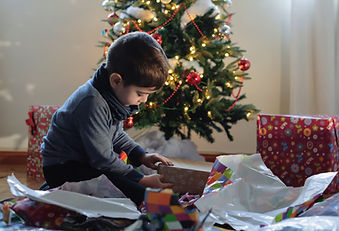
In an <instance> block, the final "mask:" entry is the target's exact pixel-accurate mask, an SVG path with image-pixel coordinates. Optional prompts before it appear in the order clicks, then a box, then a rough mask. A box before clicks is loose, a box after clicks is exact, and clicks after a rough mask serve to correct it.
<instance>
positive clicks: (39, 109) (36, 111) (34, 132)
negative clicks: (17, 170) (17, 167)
mask: <svg viewBox="0 0 339 231" xmlns="http://www.w3.org/2000/svg"><path fill="white" fill-rule="evenodd" d="M58 108H59V106H50V105H33V106H30V108H29V112H28V116H29V118H28V119H27V120H26V124H27V125H28V126H29V134H28V156H27V174H28V175H29V176H32V177H43V173H42V157H41V154H40V150H41V147H40V146H41V143H42V138H43V137H44V136H45V135H46V134H47V131H48V129H49V125H50V122H51V119H52V116H53V114H54V112H55V111H56V110H57V109H58Z"/></svg>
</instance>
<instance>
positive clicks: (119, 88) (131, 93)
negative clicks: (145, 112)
mask: <svg viewBox="0 0 339 231" xmlns="http://www.w3.org/2000/svg"><path fill="white" fill-rule="evenodd" d="M110 83H111V87H112V89H113V92H114V94H115V96H116V97H117V98H118V100H119V101H120V103H121V104H122V105H124V106H130V105H139V104H140V103H145V102H146V101H147V98H148V96H149V95H150V94H152V93H154V92H155V91H156V89H155V87H139V86H135V85H129V86H124V84H123V80H122V79H121V78H119V76H118V77H116V76H111V77H110Z"/></svg>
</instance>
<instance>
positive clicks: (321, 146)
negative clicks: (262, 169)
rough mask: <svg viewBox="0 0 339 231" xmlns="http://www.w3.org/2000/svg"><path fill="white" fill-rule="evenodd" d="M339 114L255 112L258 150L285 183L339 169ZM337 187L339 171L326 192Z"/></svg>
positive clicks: (298, 181)
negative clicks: (312, 114)
mask: <svg viewBox="0 0 339 231" xmlns="http://www.w3.org/2000/svg"><path fill="white" fill-rule="evenodd" d="M338 135H339V118H338V117H336V116H299V115H267V114H261V115H258V121H257V152H259V153H260V154H261V156H262V159H263V160H264V162H265V164H266V166H267V167H268V168H270V169H271V170H272V172H273V173H274V174H275V175H277V176H278V177H279V178H280V179H281V180H282V181H283V182H284V183H285V184H286V185H288V186H295V187H297V186H302V185H303V184H304V182H305V179H306V178H307V177H309V176H311V175H314V174H318V173H322V172H332V171H333V172H334V171H338V163H339V146H338V141H339V140H338V138H339V136H338ZM338 191H339V175H338V174H337V176H336V177H335V179H334V180H333V182H332V183H331V184H330V185H329V187H328V188H327V189H326V191H325V193H334V192H338Z"/></svg>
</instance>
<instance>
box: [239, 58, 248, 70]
mask: <svg viewBox="0 0 339 231" xmlns="http://www.w3.org/2000/svg"><path fill="white" fill-rule="evenodd" d="M250 66H251V63H250V61H248V59H246V58H242V59H240V60H239V61H238V67H239V69H240V70H242V71H246V70H248V69H249V68H250Z"/></svg>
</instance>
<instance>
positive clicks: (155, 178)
mask: <svg viewBox="0 0 339 231" xmlns="http://www.w3.org/2000/svg"><path fill="white" fill-rule="evenodd" d="M161 179H162V175H159V174H152V175H147V176H144V177H143V178H142V179H141V180H140V181H139V184H141V185H142V186H144V187H150V188H171V187H173V184H172V183H163V182H161Z"/></svg>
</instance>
